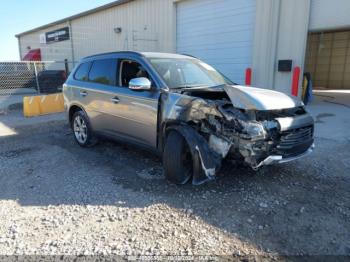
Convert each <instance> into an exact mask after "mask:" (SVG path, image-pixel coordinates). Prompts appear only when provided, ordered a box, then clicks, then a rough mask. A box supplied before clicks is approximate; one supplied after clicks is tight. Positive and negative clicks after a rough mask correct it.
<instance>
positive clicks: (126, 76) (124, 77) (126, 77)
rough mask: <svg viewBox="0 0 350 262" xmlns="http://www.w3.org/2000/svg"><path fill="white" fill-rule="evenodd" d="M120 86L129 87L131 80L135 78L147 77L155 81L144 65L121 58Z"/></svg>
mask: <svg viewBox="0 0 350 262" xmlns="http://www.w3.org/2000/svg"><path fill="white" fill-rule="evenodd" d="M119 68H120V70H119V86H122V87H129V82H130V80H131V79H133V78H139V77H145V78H147V79H149V80H150V81H151V82H152V86H153V81H152V79H151V77H150V75H149V74H148V72H147V71H146V69H144V68H143V66H142V65H141V64H139V63H137V62H135V61H132V60H121V61H120V64H119Z"/></svg>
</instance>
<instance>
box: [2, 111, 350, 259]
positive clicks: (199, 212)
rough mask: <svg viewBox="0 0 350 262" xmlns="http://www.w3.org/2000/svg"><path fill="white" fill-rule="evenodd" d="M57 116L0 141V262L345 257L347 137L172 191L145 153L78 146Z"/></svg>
mask: <svg viewBox="0 0 350 262" xmlns="http://www.w3.org/2000/svg"><path fill="white" fill-rule="evenodd" d="M9 117H11V115H7V116H0V122H3V123H7V122H6V121H8V118H9ZM14 117H18V119H20V117H19V116H18V114H17V115H16V114H14ZM57 119H58V120H56V121H52V119H51V120H50V118H48V119H47V120H46V121H35V122H33V123H31V125H26V124H25V122H23V123H21V124H20V125H17V128H16V129H15V131H16V133H17V134H15V135H12V136H0V255H13V254H17V255H21V254H26V255H35V254H39V255H52V254H56V255H62V254H65V255H110V254H113V255H229V256H231V255H261V254H263V255H268V256H271V257H274V256H277V255H302V254H308V255H329V254H332V255H350V234H349V232H350V190H349V188H350V172H349V171H350V150H349V148H350V147H349V146H350V143H349V141H348V142H344V141H342V142H340V141H338V142H337V141H335V140H327V139H321V138H318V139H316V144H317V149H316V150H315V152H314V154H312V155H311V156H309V157H307V158H305V159H303V160H299V161H296V162H293V163H290V164H286V165H281V166H274V167H269V168H267V169H265V170H264V172H260V173H258V174H257V173H254V172H252V171H251V170H249V169H247V168H234V167H229V166H227V167H226V168H225V170H224V171H223V172H222V175H221V176H220V178H219V179H217V180H216V181H213V182H211V183H208V184H205V185H202V186H198V187H195V186H192V185H186V186H182V187H178V186H174V185H172V184H170V183H168V182H167V181H166V180H165V179H164V177H163V175H162V166H161V162H160V160H159V159H158V158H157V157H155V156H153V155H151V154H150V153H148V152H145V151H142V150H139V149H136V148H134V147H129V146H125V145H121V144H118V143H113V142H107V141H102V142H100V143H99V144H98V145H97V146H96V147H94V148H90V149H82V148H80V147H79V146H77V144H76V143H75V142H74V139H73V136H72V133H71V131H70V130H69V129H68V126H67V125H66V123H65V121H63V120H60V119H62V118H61V117H58V118H57ZM54 120H55V118H54ZM16 121H17V120H16ZM18 121H19V122H18V123H20V122H21V121H20V120H18Z"/></svg>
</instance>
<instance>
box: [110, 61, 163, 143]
mask: <svg viewBox="0 0 350 262" xmlns="http://www.w3.org/2000/svg"><path fill="white" fill-rule="evenodd" d="M138 77H146V78H148V79H149V80H150V81H151V82H152V90H149V91H135V90H131V89H129V82H130V80H131V79H133V78H138ZM117 78H118V79H117V87H116V89H117V96H115V97H113V98H112V97H111V99H115V100H114V101H113V100H112V103H113V104H114V105H113V107H111V108H113V112H112V115H113V116H114V117H116V118H117V119H118V121H117V122H116V123H115V124H114V125H113V126H114V131H115V132H116V133H117V134H118V135H119V136H122V137H123V136H125V137H127V138H129V139H132V140H134V141H135V142H139V143H142V144H144V145H147V146H151V147H156V146H157V117H158V100H159V90H158V89H157V88H156V87H155V84H154V81H152V79H151V77H150V74H149V73H148V72H147V70H146V69H145V67H144V66H143V65H142V62H141V61H136V60H130V59H120V60H119V70H118V74H117Z"/></svg>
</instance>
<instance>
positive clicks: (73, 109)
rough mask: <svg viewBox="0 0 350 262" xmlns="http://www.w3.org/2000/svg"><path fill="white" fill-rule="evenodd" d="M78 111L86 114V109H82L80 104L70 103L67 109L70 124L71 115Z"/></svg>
mask: <svg viewBox="0 0 350 262" xmlns="http://www.w3.org/2000/svg"><path fill="white" fill-rule="evenodd" d="M78 111H83V112H84V114H85V115H87V114H86V111H85V110H84V108H83V107H82V106H80V105H78V104H72V105H71V106H70V107H69V109H68V121H69V123H70V124H71V123H72V118H73V115H74V114H75V113H76V112H78Z"/></svg>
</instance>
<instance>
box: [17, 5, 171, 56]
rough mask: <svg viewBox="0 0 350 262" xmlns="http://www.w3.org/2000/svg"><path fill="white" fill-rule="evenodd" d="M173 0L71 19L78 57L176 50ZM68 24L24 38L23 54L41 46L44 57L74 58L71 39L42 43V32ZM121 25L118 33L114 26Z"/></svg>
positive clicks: (63, 25)
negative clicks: (97, 54) (127, 51)
mask: <svg viewBox="0 0 350 262" xmlns="http://www.w3.org/2000/svg"><path fill="white" fill-rule="evenodd" d="M173 2H174V1H173V0H137V1H132V2H130V3H127V4H122V5H119V6H115V7H112V8H109V9H107V10H104V11H100V12H97V13H94V14H91V15H88V16H84V17H81V18H77V19H74V20H73V21H71V28H72V32H71V36H72V39H71V40H72V41H73V46H74V50H73V51H74V52H73V53H74V60H75V61H78V60H79V59H81V58H83V57H85V56H88V55H92V54H96V53H102V52H113V51H121V50H135V51H141V50H142V51H159V52H175V49H176V48H175V45H176V40H175V23H174V22H175V8H174V4H173ZM66 26H68V23H64V24H60V25H56V26H51V27H47V28H46V29H44V30H40V31H37V32H33V33H29V34H26V35H23V36H21V37H20V50H21V56H22V57H23V56H24V55H25V54H26V53H27V52H28V50H27V47H28V46H30V47H31V49H36V48H40V49H41V51H42V59H43V60H49V61H52V60H64V59H68V60H73V57H72V49H71V45H72V43H71V40H67V41H62V42H57V43H51V44H40V43H39V36H40V34H43V33H46V32H50V31H52V30H55V29H59V28H62V27H66ZM116 27H121V28H122V32H121V33H120V34H117V33H115V32H114V28H116Z"/></svg>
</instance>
